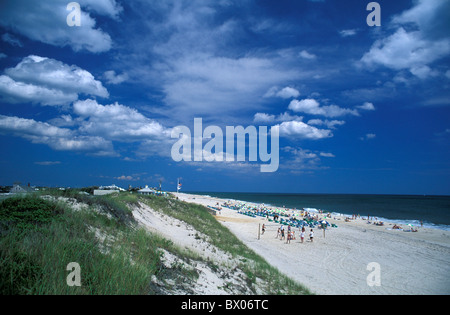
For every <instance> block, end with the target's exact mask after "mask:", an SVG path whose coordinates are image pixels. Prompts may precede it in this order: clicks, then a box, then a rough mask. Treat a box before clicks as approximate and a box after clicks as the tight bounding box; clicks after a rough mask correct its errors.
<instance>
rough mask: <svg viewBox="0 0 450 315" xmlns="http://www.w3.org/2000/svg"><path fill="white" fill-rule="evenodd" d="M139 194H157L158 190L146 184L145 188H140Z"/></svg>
mask: <svg viewBox="0 0 450 315" xmlns="http://www.w3.org/2000/svg"><path fill="white" fill-rule="evenodd" d="M138 194H141V195H155V194H156V190H154V189H151V188H148V185H145V188H142V189H140V190H138Z"/></svg>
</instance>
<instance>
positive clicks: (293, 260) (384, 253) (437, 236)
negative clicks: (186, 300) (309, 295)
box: [175, 193, 450, 294]
mask: <svg viewBox="0 0 450 315" xmlns="http://www.w3.org/2000/svg"><path fill="white" fill-rule="evenodd" d="M175 195H176V196H177V197H178V198H179V199H181V200H184V201H186V202H193V203H198V204H202V205H205V206H216V204H217V203H219V205H221V204H223V203H224V202H225V201H228V200H224V199H219V198H213V197H209V196H201V195H191V194H184V193H176V194H175ZM216 219H217V220H218V221H219V222H221V223H222V224H223V225H225V226H226V227H228V228H229V229H230V231H231V232H233V233H234V234H235V235H236V236H237V237H238V238H239V239H241V240H242V241H243V242H244V243H245V244H246V245H247V246H248V247H250V248H251V249H253V250H254V251H255V252H256V253H258V254H259V255H261V256H262V257H264V258H265V259H266V260H267V261H268V262H269V263H270V264H271V265H273V266H275V267H277V268H278V269H279V270H280V271H281V272H283V273H284V274H286V275H288V276H289V277H291V278H292V279H294V280H296V281H298V282H299V283H302V284H304V285H305V286H307V287H308V288H309V289H310V290H311V291H313V292H314V293H316V294H450V232H449V231H444V230H438V229H426V228H419V231H418V232H415V233H413V232H403V231H400V230H392V229H390V228H391V227H392V223H389V222H385V225H384V226H376V225H373V224H367V220H364V219H362V218H358V219H355V220H351V221H350V222H345V221H344V219H345V218H344V217H343V216H342V217H335V218H333V217H332V218H330V219H327V220H328V221H329V223H330V224H333V223H334V224H336V225H337V226H338V227H337V228H329V229H327V230H326V233H325V235H324V234H323V231H322V230H320V229H317V228H315V229H314V241H313V242H310V241H309V237H308V233H309V228H308V229H307V233H306V237H305V241H304V243H301V242H300V237H299V232H298V229H295V232H296V239H295V240H292V241H291V242H290V243H289V244H286V242H285V241H284V240H280V239H279V238H277V237H276V236H277V229H278V227H279V226H280V224H278V223H275V222H269V221H268V220H267V219H266V218H263V217H255V218H254V217H249V216H245V215H243V214H240V213H238V212H237V211H236V210H231V209H228V208H225V207H222V210H221V211H220V213H217V215H216ZM262 224H265V226H266V231H265V233H264V234H262V235H260V239H258V229H259V226H260V225H262ZM371 263H375V265H376V266H378V267H379V269H371V268H369V269H368V266H369V264H371ZM377 271H379V273H377ZM378 276H379V277H378ZM368 279H369V280H374V279H375V280H379V283H375V284H379V286H378V285H373V286H370V285H369V283H370V284H373V282H371V281H369V282H368ZM375 282H376V281H375Z"/></svg>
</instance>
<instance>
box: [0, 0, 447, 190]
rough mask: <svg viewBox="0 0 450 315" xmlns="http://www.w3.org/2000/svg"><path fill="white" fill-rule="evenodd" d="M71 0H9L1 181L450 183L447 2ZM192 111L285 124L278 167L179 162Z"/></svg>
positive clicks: (2, 25)
mask: <svg viewBox="0 0 450 315" xmlns="http://www.w3.org/2000/svg"><path fill="white" fill-rule="evenodd" d="M69 2H70V1H67V0H66V1H62V0H55V1H45V2H43V1H26V0H15V1H2V2H1V4H0V36H1V39H0V140H1V143H2V150H1V151H0V170H1V172H0V184H2V185H11V184H12V183H13V182H14V181H21V182H22V183H28V182H30V183H31V184H34V185H45V186H71V187H82V186H91V185H105V184H106V185H109V184H112V183H115V184H116V185H118V186H122V187H127V186H128V185H132V186H142V185H146V184H148V185H150V186H156V185H157V184H158V182H159V180H162V181H163V188H165V189H167V190H173V189H175V187H176V181H177V178H179V177H180V178H182V183H183V189H184V190H186V191H248V192H298V193H302V192H305V193H376V194H379V193H387V194H450V184H449V178H450V162H449V161H450V159H449V157H450V150H449V148H450V146H449V143H450V16H449V15H450V1H446V0H421V1H411V0H408V1H404V0H399V1H377V2H378V3H379V4H380V8H381V26H379V27H377V26H374V27H370V26H368V25H367V22H366V18H367V16H368V14H369V13H370V12H369V11H367V10H366V6H367V4H368V3H369V2H370V1H361V0H349V1H332V0H323V1H318V0H316V1H307V0H303V1H301V0H295V1H294V0H292V1H287V0H286V1H251V0H245V1H242V0H239V1H237V0H236V1H233V0H218V1H206V0H191V1H182V0H180V1H176V0H168V1H166V0H165V1H120V0H96V1H93V0H86V1H78V3H79V4H80V6H81V12H82V15H81V26H80V27H77V26H74V27H69V26H68V25H67V22H66V18H67V15H68V14H69V11H67V9H66V6H67V4H68V3H69ZM195 117H198V118H202V119H203V124H204V126H205V127H206V126H208V125H216V126H219V127H220V128H223V129H225V126H237V125H242V126H244V127H246V126H251V125H252V126H257V127H258V126H268V127H273V126H278V127H279V130H280V166H279V169H278V171H277V172H274V173H261V172H260V168H259V164H258V163H254V162H250V161H245V162H206V161H203V162H178V163H177V162H174V161H173V160H172V158H171V155H170V150H171V147H172V145H173V143H174V141H175V139H171V137H170V134H171V130H172V129H173V128H174V127H175V126H178V125H185V126H188V127H189V128H192V127H193V121H194V118H195ZM192 130H193V129H192Z"/></svg>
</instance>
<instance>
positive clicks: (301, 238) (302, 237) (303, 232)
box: [300, 229, 305, 243]
mask: <svg viewBox="0 0 450 315" xmlns="http://www.w3.org/2000/svg"><path fill="white" fill-rule="evenodd" d="M304 239H305V229H302V232H301V233H300V241H301V243H303V240H304Z"/></svg>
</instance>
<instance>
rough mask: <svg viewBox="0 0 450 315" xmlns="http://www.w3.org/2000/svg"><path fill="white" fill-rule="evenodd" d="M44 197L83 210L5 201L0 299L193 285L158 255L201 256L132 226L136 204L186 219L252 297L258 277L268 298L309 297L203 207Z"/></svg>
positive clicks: (193, 275)
mask: <svg viewBox="0 0 450 315" xmlns="http://www.w3.org/2000/svg"><path fill="white" fill-rule="evenodd" d="M46 194H51V195H53V196H54V197H55V198H56V197H58V196H63V197H69V198H74V199H76V200H77V201H79V202H83V203H85V204H87V205H89V208H88V209H85V210H81V211H75V210H73V209H72V208H71V207H69V206H68V205H67V204H66V203H61V202H59V203H58V202H55V201H51V200H47V199H46V200H43V199H42V198H40V197H39V196H27V197H14V198H10V199H7V200H6V201H3V202H2V203H1V204H0V294H157V293H160V291H158V289H157V288H156V287H155V285H154V284H153V282H152V277H153V278H154V277H156V278H158V279H163V280H164V278H168V277H174V278H177V277H178V278H179V276H180V273H181V274H182V275H183V276H184V277H189V278H190V279H192V281H195V280H196V279H197V278H198V273H197V272H196V271H195V270H191V269H189V268H184V267H183V266H182V265H179V266H177V267H176V269H177V270H176V272H175V273H174V270H171V272H169V270H167V268H166V267H165V266H164V264H162V262H161V255H162V250H165V251H168V252H170V253H172V254H174V255H176V256H178V257H180V258H181V259H183V261H186V260H192V259H193V260H199V259H202V258H201V257H198V255H194V254H192V253H189V252H187V251H185V250H182V249H180V248H178V247H177V246H176V244H173V243H172V242H171V241H169V240H166V239H164V238H162V237H160V236H158V235H155V234H152V233H149V232H147V231H145V230H144V229H143V228H140V227H138V226H137V225H136V223H135V221H134V220H133V217H132V214H131V211H130V209H129V207H128V205H130V204H137V203H138V202H144V203H146V204H147V205H149V206H150V207H151V208H153V209H154V210H156V211H160V212H162V213H164V214H166V215H169V216H172V217H175V218H177V219H179V220H182V221H185V222H186V223H188V224H190V225H192V226H193V227H194V228H195V229H196V230H198V231H199V232H201V233H203V234H205V235H207V236H208V237H209V241H210V242H211V243H212V244H213V245H214V246H216V247H218V248H220V249H222V250H224V251H226V252H229V253H231V254H232V255H233V257H238V258H239V259H240V261H241V263H240V266H239V268H240V269H241V270H242V271H243V272H244V273H245V276H246V279H243V281H244V282H245V284H246V285H247V286H248V287H250V289H251V291H252V292H255V286H256V285H257V280H256V279H259V282H258V285H259V287H260V288H261V283H262V284H263V285H262V289H263V291H264V292H265V293H268V294H276V293H284V294H304V293H308V290H306V289H305V288H303V287H302V286H301V285H299V284H297V283H295V282H294V281H292V280H291V279H289V278H287V277H286V276H284V275H282V274H280V273H279V271H278V270H276V269H275V268H273V267H272V266H270V265H269V264H268V263H267V262H266V261H265V260H264V259H263V258H261V257H260V256H258V255H256V254H255V253H254V252H253V251H252V250H250V249H249V248H248V247H246V246H245V245H244V244H243V243H242V242H240V241H239V240H238V239H237V238H236V237H235V236H234V235H233V234H232V233H231V232H230V231H229V230H228V229H227V228H226V227H224V226H223V225H221V224H220V223H219V222H217V221H216V220H215V219H214V217H213V216H212V215H211V214H210V213H209V212H208V210H207V209H206V208H205V207H202V206H198V205H194V204H188V203H185V202H181V201H178V200H174V199H170V198H169V199H167V198H160V197H151V196H150V197H143V196H137V195H131V194H129V193H121V194H119V195H109V196H101V197H93V196H86V195H80V194H78V192H77V191H71V192H64V193H63V192H59V191H54V192H50V193H48V192H47V193H46ZM55 198H53V200H54V199H55ZM70 262H77V263H79V265H80V266H81V282H82V286H81V287H69V286H68V285H67V284H66V277H67V276H68V274H69V272H70V271H67V270H66V266H67V264H69V263H70ZM209 263H211V262H209ZM211 264H212V263H211ZM211 267H212V269H214V266H211Z"/></svg>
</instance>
